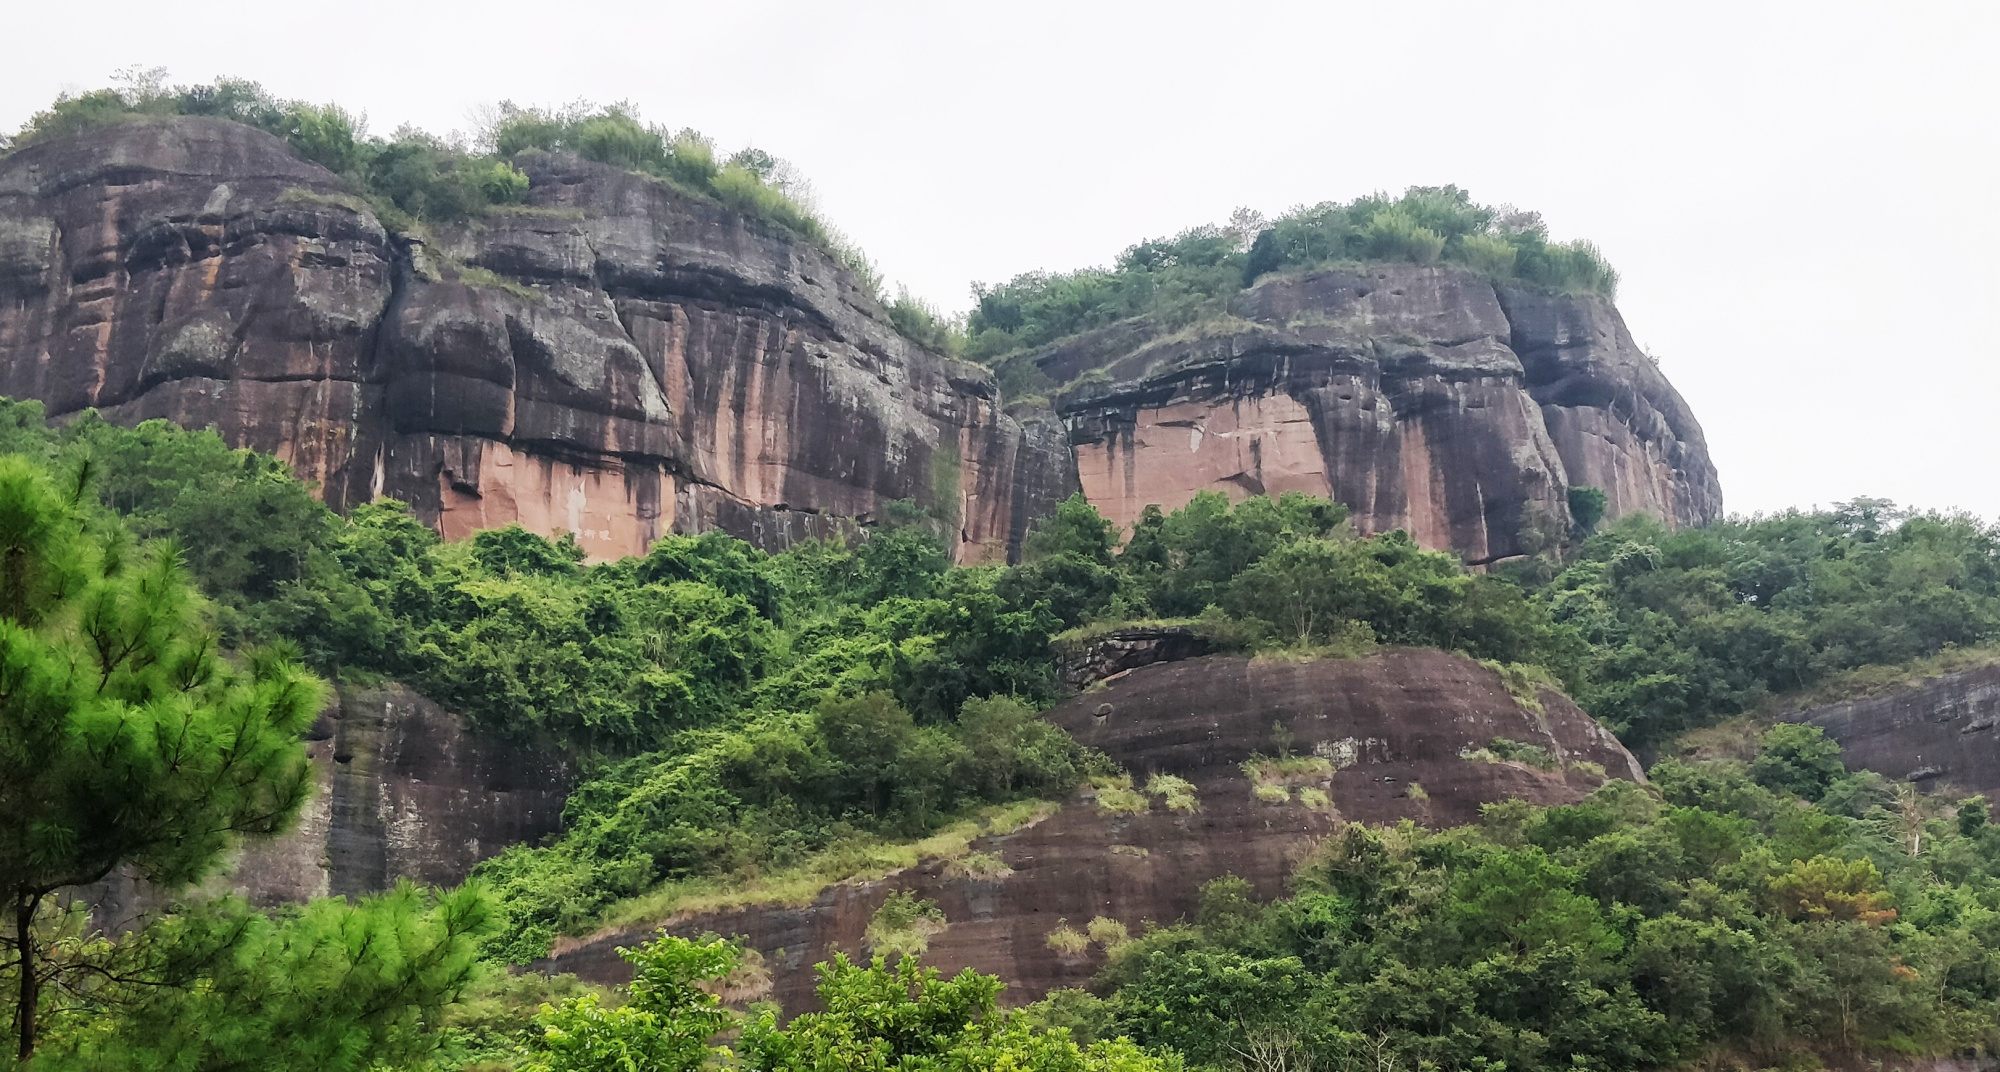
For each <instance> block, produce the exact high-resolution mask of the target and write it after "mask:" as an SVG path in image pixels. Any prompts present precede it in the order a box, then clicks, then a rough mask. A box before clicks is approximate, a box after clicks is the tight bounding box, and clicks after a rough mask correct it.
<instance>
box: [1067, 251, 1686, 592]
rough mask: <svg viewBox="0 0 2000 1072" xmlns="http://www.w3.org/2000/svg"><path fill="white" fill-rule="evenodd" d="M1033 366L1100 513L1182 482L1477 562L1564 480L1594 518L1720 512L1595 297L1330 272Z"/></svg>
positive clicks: (1508, 543)
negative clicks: (1270, 501)
mask: <svg viewBox="0 0 2000 1072" xmlns="http://www.w3.org/2000/svg"><path fill="white" fill-rule="evenodd" d="M1034 361H1035V363H1036V365H1037V366H1038V367H1039V368H1040V369H1041V371H1042V373H1043V374H1044V375H1046V376H1047V377H1048V378H1050V379H1051V380H1054V381H1056V382H1077V383H1079V384H1080V386H1077V387H1073V388H1072V389H1071V390H1070V392H1069V393H1068V394H1067V395H1066V396H1064V397H1062V398H1061V399H1059V400H1058V402H1057V409H1058V411H1059V412H1060V413H1061V414H1062V415H1063V417H1064V419H1065V420H1066V421H1068V423H1069V428H1070V432H1071V443H1072V446H1073V449H1074V451H1075V454H1076V464H1077V471H1078V474H1079V476H1080V477H1081V480H1082V483H1083V490H1084V493H1085V494H1086V495H1087V496H1089V497H1090V499H1091V501H1092V502H1093V503H1095V504H1096V505H1097V506H1098V508H1099V510H1101V511H1103V512H1104V513H1105V515H1106V516H1108V517H1110V518H1112V519H1114V520H1116V521H1118V522H1119V523H1121V524H1127V525H1129V524H1131V523H1132V522H1133V521H1134V520H1136V519H1137V518H1138V516H1139V514H1140V512H1141V511H1142V510H1143V509H1144V508H1145V507H1146V506H1147V505H1148V504H1159V505H1161V506H1163V507H1165V508H1167V509H1172V508H1175V507H1178V506H1180V505H1183V504H1185V503H1186V502H1187V501H1188V500H1189V499H1191V498H1193V497H1194V495H1195V493H1197V492H1199V491H1204V490H1215V491H1222V492H1224V493H1227V494H1228V495H1229V496H1230V497H1231V498H1233V499H1239V500H1240V499H1242V498H1244V497H1246V496H1250V495H1256V494H1262V493H1270V494H1279V493H1282V492H1286V491H1303V492H1306V493H1308V494H1312V495H1318V496H1322V497H1327V498H1331V499H1334V500H1335V501H1338V502H1341V503H1344V504H1346V505H1347V506H1348V507H1349V508H1350V509H1352V510H1353V511H1354V519H1355V524H1356V527H1357V528H1359V529H1360V530H1361V531H1363V532H1366V533H1375V532H1385V531H1388V530H1390V529H1405V530H1407V531H1409V532H1410V533H1411V535H1413V536H1414V537H1415V538H1416V539H1417V541H1418V542H1419V543H1421V544H1423V545H1424V546H1426V547H1431V548H1438V549H1451V550H1456V551H1458V552H1460V553H1461V554H1463V555H1464V556H1465V557H1466V559H1467V560H1468V561H1470V562H1475V563H1479V562H1491V561H1494V560H1497V559H1501V558H1506V557H1510V556H1513V555H1517V554H1522V553H1528V552H1532V551H1534V550H1536V549H1537V548H1536V547H1535V546H1534V537H1533V536H1532V535H1530V536H1528V537H1526V538H1524V535H1523V534H1524V532H1529V533H1534V532H1539V533H1542V534H1544V535H1543V538H1544V539H1546V534H1549V533H1554V534H1557V535H1560V533H1561V531H1562V528H1563V526H1564V525H1566V523H1567V521H1568V516H1569V515H1568V506H1567V492H1568V489H1569V488H1571V487H1578V486H1584V487H1598V488H1602V489H1603V490H1604V491H1605V493H1606V497H1607V511H1606V513H1607V516H1608V517H1618V516H1620V515H1623V514H1627V513H1634V512H1644V513H1650V514H1653V515H1655V516H1658V517H1660V518H1662V519H1663V520H1665V521H1667V522H1668V523H1669V524H1673V525H1690V524H1701V523H1704V522H1707V521H1710V520H1713V519H1714V518H1716V517H1718V516H1720V514H1721V510H1722V493H1721V489H1720V486H1719V485H1718V483H1717V481H1716V475H1715V468H1714V466H1713V465H1712V464H1711V463H1710V462H1709V459H1708V453H1707V447H1706V445H1705V441H1704V440H1703V438H1702V433H1701V426H1700V425H1699V424H1697V423H1696V422H1695V420H1694V417H1693V415H1692V414H1691V413H1690V412H1689V411H1688V408H1687V406H1686V404H1685V403H1684V402H1682V401H1681V398H1680V396H1679V395H1678V394H1676V393H1675V392H1674V389H1673V387H1672V386H1671V385H1670V384H1668V383H1667V381H1666V379H1665V378H1664V377H1663V376H1661V375H1660V372H1659V370H1658V368H1656V367H1655V366H1654V365H1653V363H1652V361H1651V360H1650V359H1649V358H1647V357H1646V356H1645V355H1644V354H1643V353H1641V352H1640V351H1639V349H1638V347H1637V346H1636V345H1635V344H1634V343H1633V342H1632V339H1631V335H1630V334H1629V333H1628V332H1627V331H1626V330H1625V325H1624V322H1623V321H1622V320H1621V319H1620V318H1619V316H1618V312H1617V310H1616V309H1614V308H1612V307H1611V305H1610V303H1609V302H1606V301H1604V300H1603V299H1601V298H1596V297H1585V296H1574V295H1559V294H1558V295H1552V294H1542V293H1536V292H1529V291H1522V290H1517V289H1514V288H1505V287H1496V286H1495V285H1494V284H1492V283H1490V282H1488V281H1487V280H1486V279H1484V278H1482V277H1480V276H1478V275H1475V274H1473V273H1471V272H1469V271H1466V270H1464V269H1460V268H1452V267H1419V266H1417V265H1411V264H1402V265H1394V264H1382V265H1371V266H1367V267H1358V268H1352V269H1330V270H1324V271H1316V272H1309V273H1305V274H1301V275H1283V276H1271V277H1267V278H1266V279H1264V280H1263V281H1262V282H1260V283H1259V284H1258V285H1257V286H1255V287H1253V288H1251V289H1250V290H1248V291H1245V292H1244V293H1243V294H1242V295H1240V296H1239V297H1238V298H1237V299H1236V300H1235V301H1234V303H1233V304H1232V305H1231V308H1230V316H1229V317H1228V318H1226V319H1224V320H1221V321H1219V322H1214V323H1208V324H1202V325H1197V326H1196V327H1194V328H1184V329H1179V330H1175V331H1172V332H1169V331H1167V330H1166V329H1165V328H1158V329H1155V328H1152V327H1150V326H1149V325H1148V324H1147V323H1146V322H1145V321H1143V320H1142V321H1134V322H1126V323H1123V324H1118V325H1113V326H1112V327H1109V328H1106V329H1103V330H1102V331H1098V332H1093V333H1089V334H1086V335H1083V336H1079V337H1076V338H1073V339H1069V340H1065V341H1063V342H1058V343H1055V344H1053V345H1052V346H1050V347H1049V348H1048V349H1047V350H1046V351H1045V352H1043V353H1041V354H1039V355H1037V356H1036V357H1035V358H1034ZM1093 370H1102V371H1101V372H1097V371H1093ZM1087 372H1088V373H1090V375H1089V376H1085V375H1084V374H1085V373H1087ZM1079 377H1082V379H1081V380H1079Z"/></svg>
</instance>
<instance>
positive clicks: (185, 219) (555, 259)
mask: <svg viewBox="0 0 2000 1072" xmlns="http://www.w3.org/2000/svg"><path fill="white" fill-rule="evenodd" d="M523 166H524V167H525V168H526V170H527V171H528V173H529V176H530V179H531V187H530V195H529V202H530V203H529V205H528V206H526V207H525V208H524V209H522V210H520V211H517V212H511V213H498V214H494V215H491V216H489V217H486V218H484V219H482V220H480V221H478V222H477V223H476V224H474V225H470V226H467V227H464V228H458V229H441V230H440V232H439V233H438V234H436V235H435V236H434V237H433V239H432V245H428V246H427V245H424V244H422V243H419V242H417V241H415V240H413V239H410V238H407V237H399V236H394V235H390V234H388V233H386V232H385V231H384V229H383V228H382V226H381V224H380V223H379V222H378V221H377V220H376V218H375V216H374V214H373V213H372V212H370V211H369V210H368V208H367V206H366V205H365V204H363V203H362V202H360V201H358V200H355V199H354V198H352V197H350V196H348V195H347V194H346V193H345V192H344V190H343V187H342V186H341V184H340V182H339V180H337V179H336V178H335V177H334V176H332V175H330V174H328V173H327V172H325V171H323V170H321V169H319V168H318V167H315V166H313V165H311V164H307V163H303V162H301V161H299V160H296V159H294V158H293V157H292V156H291V155H290V154H289V153H288V152H287V150H286V149H285V146H284V145H283V144H282V143H281V142H279V141H278V140H277V139H275V138H272V137H270V136H268V135H266V134H263V133H261V132H258V131H256V130H253V129H250V128H248V127H244V126H240V125H237V124H234V123H228V122H223V121H218V120H208V119H200V118H178V119H172V120H165V121H154V122H133V123H126V124H121V125H117V126H112V127H107V128H103V129H100V130H96V131H92V132H90V133H87V134H84V135H80V136H77V137H74V138H69V139H63V140H57V141H52V142H48V143H44V144H38V145H34V146H30V147H28V148H26V149H23V150H21V151H20V152H17V153H14V154H12V155H11V156H8V157H7V158H5V159H4V160H0V393H4V394H7V395H11V396H15V397H23V398H37V399H41V400H42V401H44V402H45V403H47V404H48V407H49V410H50V412H51V413H52V414H65V413H71V412H74V411H77V410H80V409H82V408H85V407H89V406H95V407H97V408H99V409H101V410H103V411H105V412H106V414H107V415H109V416H110V417H112V418H113V419H116V420H129V421H137V420H142V419H145V418H149V417H165V418H169V419H172V420H174V421H176V422H178V423H181V424H184V425H189V426H195V427H199V426H203V425H209V424H212V425H214V426H215V427H217V428H218V429H219V430H220V431H221V432H222V433H223V435H224V436H225V438H227V439H228V440H229V441H230V442H232V443H234V444H237V445H244V446H254V447H258V448H260V449H265V450H270V451H273V452H275V453H277V454H279V455H280V456H281V457H284V458H286V459H287V460H288V461H290V462H291V463H292V464H293V466H294V467H295V468H296V469H297V471H298V472H299V474H300V475H301V476H303V477H305V478H307V479H311V480H316V481H319V482H321V483H322V485H323V493H324V495H325V496H326V498H327V499H328V501H329V502H331V503H333V504H334V505H336V506H346V505H348V504H353V503H357V502H365V501H367V500H369V499H371V498H373V497H375V496H378V495H392V496H395V497H397V498H402V499H405V500H407V501H409V502H411V503H412V504H413V505H414V506H416V508H417V510H418V512H419V513H420V514H421V515H423V516H424V517H426V518H427V519H429V520H431V521H433V522H434V523H436V524H437V525H438V526H439V527H440V529H441V530H442V531H443V532H444V533H445V534H446V535H447V536H460V535H464V534H466V533H469V532H470V531H472V530H474V529H477V528H481V527H486V526H491V525H500V524H505V523H507V522H510V521H517V520H518V521H520V522H522V523H523V524H524V525H527V526H528V527H530V528H533V529H537V530H540V531H543V532H550V533H553V532H557V531H562V530H568V531H572V532H575V533H577V534H578V537H579V539H580V540H581V542H582V543H583V545H584V547H585V548H586V549H587V550H589V551H590V552H591V553H592V554H593V555H596V556H598V557H612V556H616V555H621V554H631V553H640V552H643V551H644V550H645V548H646V546H647V545H648V544H649V543H650V542H651V541H652V540H653V539H656V538H657V537H658V536H660V535H662V534H664V533H666V532H669V531H693V530H697V529H702V528H708V527H714V526H719V527H722V528H724V529H727V530H729V531H732V532H735V533H737V534H739V535H742V536H744V537H746V538H749V539H752V540H754V541H756V542H758V543H761V544H764V545H766V546H782V545H784V544H786V543H788V542H790V541H791V540H794V539H797V538H801V537H805V536H814V535H822V534H825V533H828V532H831V531H834V530H836V529H837V528H839V527H841V526H842V525H851V524H852V523H853V520H854V519H861V520H866V519H868V518H870V517H872V516H874V515H876V514H877V513H878V511H879V510H880V508H881V505H882V504H883V503H884V502H886V501H888V500H894V499H914V500H917V501H918V502H920V503H921V504H923V505H925V506H927V507H929V508H930V509H931V510H932V511H933V513H934V514H936V515H938V516H942V517H946V518H949V519H952V520H954V521H956V523H957V528H958V531H959V544H960V547H959V557H960V558H961V559H963V560H966V561H987V560H994V559H1003V558H1005V557H1006V556H1007V554H1008V553H1009V550H1010V548H1013V547H1015V546H1017V545H1018V542H1019V538H1020V536H1021V535H1022V533H1023V532H1024V531H1025V528H1026V525H1027V524H1028V522H1029V520H1030V519H1032V518H1033V517H1035V516H1038V515H1039V514H1040V513H1042V512H1045V511H1046V509H1047V507H1048V504H1049V503H1051V502H1053V501H1054V500H1056V499H1058V498H1060V497H1061V496H1062V495H1063V494H1066V493H1067V479H1066V478H1067V472H1068V466H1067V455H1066V453H1064V445H1063V443H1062V440H1061V438H1060V437H1058V436H1052V435H1050V434H1049V432H1048V430H1047V429H1046V428H1045V427H1043V428H1034V429H1024V427H1023V425H1022V422H1020V421H1017V420H1015V419H1014V418H1012V417H1009V416H1007V415H1006V414H1004V413H1002V412H1001V410H1000V408H999V404H998V400H997V397H996V394H995V391H994V388H993V384H992V380H991V377H990V376H989V374H988V373H987V372H986V371H985V370H984V369H981V368H978V367H977V366H972V365H967V364H963V363H960V362H955V361H950V360H947V359H944V358H941V357H938V356H936V355H934V354H931V353H928V352H926V351H924V350H922V349H920V348H918V347H916V346H913V345H912V344H910V343H909V342H908V341H907V340H905V339H904V338H903V337H902V336H900V335H898V334H897V333H895V332H894V331H893V330H891V329H890V328H889V327H888V325H887V324H886V322H885V321H884V320H883V318H882V316H881V310H880V309H879V307H878V306H877V305H876V303H875V302H874V300H873V299H872V298H871V297H869V296H868V295H867V294H866V293H865V292H864V291H862V290H861V289H860V288H859V287H858V286H857V284H856V283H855V281H854V279H853V278H852V277H851V276H850V275H849V274H848V273H847V272H845V271H844V270H842V269H841V268H840V267H839V266H838V265H837V264H835V263H834V261H833V260H832V259H831V258H830V257H829V256H828V255H826V254H825V253H824V252H823V251H821V250H819V249H818V248H817V247H814V246H811V245H810V244H808V243H805V242H801V241H795V240H792V239H790V238H788V237H785V236H783V235H780V234H777V233H775V232H771V231H768V230H766V229H760V227H759V225H758V224H757V223H756V222H755V221H752V220H748V219H746V218H745V217H743V216H741V215H739V214H737V213H735V212H732V211H730V210H727V209H725V208H723V207H721V206H720V205H717V204H714V203H711V202H707V201H702V200H699V199H696V198H693V197H689V196H687V195H683V194H680V193H677V192H675V191H674V190H672V189H671V188H669V187H667V186H665V185H664V184H661V183H658V182H655V181H652V180H649V179H646V178H643V177H639V176H635V175H631V174H627V173H625V172H622V171H618V170H615V169H612V168H607V167H602V166H598V165H594V164H589V163H585V162H583V161H580V160H576V159H574V158H559V157H548V156H541V157H537V158H534V159H532V160H524V161H523ZM1030 423H1031V424H1032V423H1034V422H1032V421H1031V422H1030Z"/></svg>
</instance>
